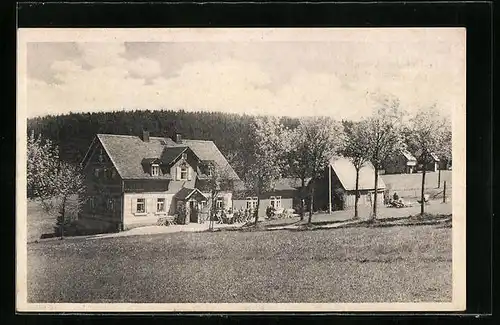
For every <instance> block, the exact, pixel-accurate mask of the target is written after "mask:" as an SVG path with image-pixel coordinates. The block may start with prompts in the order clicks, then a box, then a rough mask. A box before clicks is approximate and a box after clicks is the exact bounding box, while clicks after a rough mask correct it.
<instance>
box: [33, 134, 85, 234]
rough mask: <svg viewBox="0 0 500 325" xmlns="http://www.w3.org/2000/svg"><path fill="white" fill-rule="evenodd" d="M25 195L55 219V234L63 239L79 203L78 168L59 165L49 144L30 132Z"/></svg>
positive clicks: (81, 189)
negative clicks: (36, 200) (28, 194)
mask: <svg viewBox="0 0 500 325" xmlns="http://www.w3.org/2000/svg"><path fill="white" fill-rule="evenodd" d="M27 163H28V166H27V167H28V193H30V195H31V196H32V197H33V198H36V199H38V200H40V203H41V205H42V208H43V209H44V211H45V212H46V213H48V214H49V215H53V216H55V217H56V233H57V234H58V235H59V236H60V237H61V238H63V237H64V229H65V228H66V226H67V225H68V223H69V222H70V217H71V215H74V214H76V213H78V211H80V208H81V205H82V204H83V198H82V195H83V194H84V190H85V188H84V178H83V176H82V175H81V173H80V168H79V167H78V166H75V165H72V164H69V163H65V162H61V161H59V159H58V149H57V147H55V146H54V145H53V144H52V143H51V142H50V141H48V140H47V141H43V139H42V138H41V137H40V136H38V137H35V135H34V134H33V133H32V134H31V135H30V136H29V138H28V161H27Z"/></svg>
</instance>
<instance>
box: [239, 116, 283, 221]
mask: <svg viewBox="0 0 500 325" xmlns="http://www.w3.org/2000/svg"><path fill="white" fill-rule="evenodd" d="M284 134H285V128H284V126H283V124H281V122H280V120H279V118H277V117H262V118H258V119H256V120H255V149H254V159H253V161H252V165H251V166H250V168H249V172H248V173H247V175H246V177H245V181H246V185H247V188H248V189H249V190H251V191H253V192H254V193H255V194H257V208H256V211H255V226H257V222H258V220H259V208H260V199H261V196H262V195H263V194H264V193H266V192H270V191H272V190H273V189H274V186H275V184H276V181H277V180H278V179H279V178H280V177H281V175H282V172H283V166H284V164H285V156H284V142H283V135H284Z"/></svg>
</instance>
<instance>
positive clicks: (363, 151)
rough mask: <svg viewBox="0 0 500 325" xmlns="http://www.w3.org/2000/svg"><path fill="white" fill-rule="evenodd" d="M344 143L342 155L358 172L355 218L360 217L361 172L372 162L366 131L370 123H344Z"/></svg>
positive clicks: (364, 121) (363, 121)
mask: <svg viewBox="0 0 500 325" xmlns="http://www.w3.org/2000/svg"><path fill="white" fill-rule="evenodd" d="M343 125H344V135H345V136H344V143H343V146H342V149H341V152H342V155H343V156H344V157H346V158H348V159H349V160H350V161H351V162H352V164H353V165H354V168H355V170H356V189H355V199H354V218H355V219H357V218H358V217H359V215H358V201H359V171H360V170H361V168H362V167H363V166H364V165H365V164H366V163H367V162H368V161H370V149H371V146H370V142H369V141H368V139H369V138H368V136H367V134H366V130H368V121H366V120H362V121H360V122H351V121H344V123H343Z"/></svg>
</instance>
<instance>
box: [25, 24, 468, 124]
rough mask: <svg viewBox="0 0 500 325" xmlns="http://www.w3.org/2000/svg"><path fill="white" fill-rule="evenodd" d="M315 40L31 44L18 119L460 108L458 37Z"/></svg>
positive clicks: (431, 33) (353, 33) (346, 114)
mask: <svg viewBox="0 0 500 325" xmlns="http://www.w3.org/2000/svg"><path fill="white" fill-rule="evenodd" d="M212 31H213V30H212ZM312 31H313V30H309V31H308V33H304V34H300V33H298V34H296V35H299V36H298V37H296V38H294V37H290V35H292V34H290V33H289V34H287V35H288V36H287V37H283V38H279V37H278V38H277V37H272V36H271V35H270V34H269V33H267V34H266V33H262V32H261V33H260V34H258V35H260V37H259V36H256V35H257V34H255V35H254V36H256V37H248V36H246V34H245V35H243V33H240V34H238V30H232V31H227V30H226V33H227V34H221V35H231V37H227V38H226V39H225V38H223V37H222V38H221V37H219V38H216V37H198V38H195V37H185V38H183V36H182V35H191V36H192V35H195V34H196V33H197V31H196V30H188V31H186V30H184V34H182V35H180V34H179V35H177V37H172V35H174V36H175V35H176V34H175V31H174V32H172V31H170V32H169V33H166V34H165V35H167V34H168V37H155V38H152V39H150V40H149V41H147V42H144V41H143V42H141V41H140V40H141V39H137V37H134V38H133V39H132V40H127V36H126V34H120V35H121V36H120V37H113V38H110V37H108V38H106V40H104V41H103V40H102V39H100V38H99V37H96V36H94V37H93V38H89V37H83V36H82V37H78V35H77V34H75V35H73V37H72V39H71V41H67V40H63V41H61V40H58V41H57V42H54V41H52V42H49V41H47V37H45V38H44V40H43V42H42V41H37V38H31V39H30V41H29V42H27V47H26V57H27V60H26V64H27V66H26V71H27V79H26V81H27V82H26V84H27V101H26V103H27V115H28V117H34V116H41V115H46V114H64V113H69V112H70V111H72V112H97V111H113V110H122V109H124V110H134V109H150V110H156V109H162V108H163V109H184V110H186V111H200V110H201V111H222V112H231V113H241V114H243V113H246V114H270V115H287V116H293V117H296V116H311V115H327V116H333V117H336V118H338V119H341V118H346V119H358V118H360V117H362V116H366V115H367V114H370V110H371V108H372V107H373V106H374V101H373V100H374V98H375V97H376V96H378V95H379V94H382V95H390V96H396V97H397V98H399V99H400V101H401V106H402V107H403V108H404V109H406V110H408V111H409V112H410V113H411V112H412V111H415V110H416V109H418V108H419V107H422V106H426V105H432V104H433V103H436V104H437V107H438V109H440V110H442V112H443V113H445V114H450V113H451V111H452V110H453V108H454V107H455V106H456V105H464V98H465V96H464V94H465V31H464V30H463V29H435V30H432V29H405V30H401V29H398V30H391V29H385V30H381V29H373V30H372V29H356V30H353V29H350V30H345V31H343V30H340V29H335V30H331V29H330V30H326V31H325V30H321V33H326V34H325V35H327V36H326V37H323V36H322V37H311V36H309V38H308V37H307V35H320V34H318V33H319V32H314V33H316V34H312ZM97 33H100V34H95V35H97V36H99V35H101V36H102V35H104V34H105V33H106V31H100V32H97ZM161 33H162V32H161V31H158V34H157V35H161ZM186 33H187V34H186ZM189 33H191V34H189ZM204 33H205V35H204V36H207V35H209V34H208V33H210V30H209V31H204ZM328 33H329V34H328ZM49 34H50V31H49ZM201 34H203V33H199V34H196V35H198V36H200V35H201ZM215 34H217V32H213V33H212V34H210V36H213V35H215ZM93 35H94V34H93ZM276 35H279V33H278V32H277V33H276V34H274V35H273V36H276ZM301 35H302V36H301ZM321 35H323V34H321ZM66 36H68V35H67V34H66ZM78 40H82V41H81V42H79V41H78ZM144 40H148V38H144Z"/></svg>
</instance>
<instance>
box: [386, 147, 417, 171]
mask: <svg viewBox="0 0 500 325" xmlns="http://www.w3.org/2000/svg"><path fill="white" fill-rule="evenodd" d="M416 168H417V158H415V157H414V156H413V155H412V154H411V153H410V152H409V151H408V150H401V151H400V152H399V153H398V154H396V155H394V156H392V157H390V158H389V159H388V160H387V161H385V162H384V170H385V173H386V174H412V173H414V172H416Z"/></svg>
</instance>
